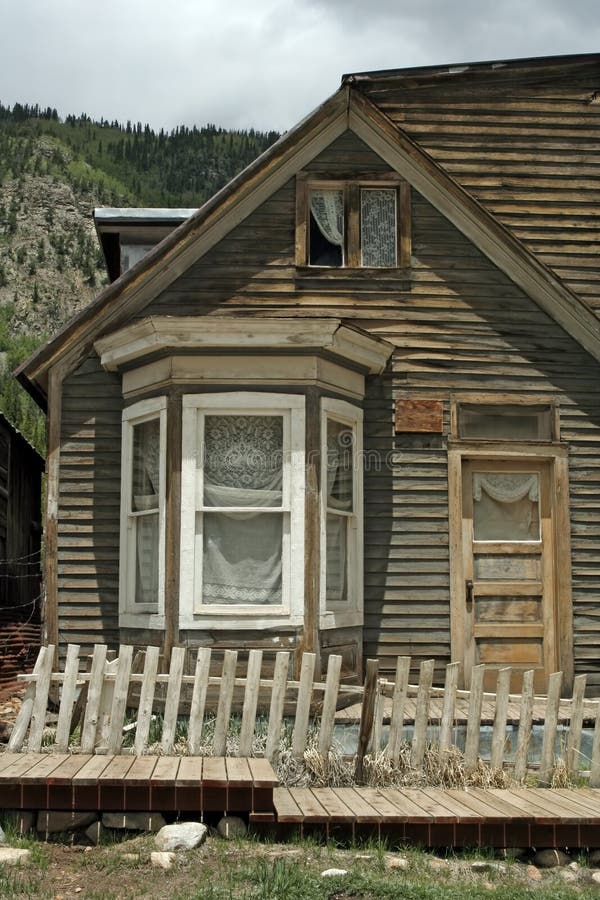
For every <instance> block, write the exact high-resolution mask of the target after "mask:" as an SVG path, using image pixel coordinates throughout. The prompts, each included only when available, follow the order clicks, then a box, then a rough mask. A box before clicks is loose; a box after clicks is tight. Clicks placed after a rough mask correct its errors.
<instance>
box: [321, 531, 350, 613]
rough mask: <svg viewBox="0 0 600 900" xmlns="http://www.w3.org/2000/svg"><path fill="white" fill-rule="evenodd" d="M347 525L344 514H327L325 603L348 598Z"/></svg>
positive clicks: (338, 601) (342, 600) (337, 601)
mask: <svg viewBox="0 0 600 900" xmlns="http://www.w3.org/2000/svg"><path fill="white" fill-rule="evenodd" d="M348 525H349V520H348V518H346V516H336V515H335V514H332V513H328V514H327V559H326V573H327V574H326V579H325V581H326V585H325V591H326V600H327V604H330V603H340V602H344V601H346V600H347V599H348V577H347V571H348V560H347V555H348V553H347V548H348Z"/></svg>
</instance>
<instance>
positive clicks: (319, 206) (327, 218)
mask: <svg viewBox="0 0 600 900" xmlns="http://www.w3.org/2000/svg"><path fill="white" fill-rule="evenodd" d="M310 211H311V213H312V214H313V216H314V220H315V222H316V223H317V226H318V228H319V231H320V232H321V234H322V235H323V237H324V238H325V239H326V240H327V241H329V243H330V244H333V245H334V246H336V247H342V246H343V244H344V194H343V191H331V190H313V191H311V194H310Z"/></svg>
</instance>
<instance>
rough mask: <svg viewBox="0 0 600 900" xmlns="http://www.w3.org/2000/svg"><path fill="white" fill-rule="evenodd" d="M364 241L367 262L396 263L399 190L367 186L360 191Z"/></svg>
mask: <svg viewBox="0 0 600 900" xmlns="http://www.w3.org/2000/svg"><path fill="white" fill-rule="evenodd" d="M360 245H361V250H362V264H363V266H395V265H396V264H397V263H396V258H397V257H396V250H397V240H396V190H395V189H394V188H387V189H381V188H363V190H361V192H360Z"/></svg>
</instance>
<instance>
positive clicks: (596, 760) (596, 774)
mask: <svg viewBox="0 0 600 900" xmlns="http://www.w3.org/2000/svg"><path fill="white" fill-rule="evenodd" d="M9 750H10V744H9ZM590 787H593V788H598V787H600V700H599V701H598V702H597V704H596V722H595V724H594V740H593V743H592V769H591V772H590Z"/></svg>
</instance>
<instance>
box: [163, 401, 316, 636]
mask: <svg viewBox="0 0 600 900" xmlns="http://www.w3.org/2000/svg"><path fill="white" fill-rule="evenodd" d="M182 405H183V412H182V466H181V545H180V586H179V587H180V590H179V602H180V622H179V626H180V628H181V629H194V628H228V629H231V628H238V629H239V628H241V627H243V628H257V629H258V628H268V627H275V626H277V625H284V624H286V625H302V623H303V621H304V503H305V444H306V438H305V420H306V415H305V400H304V396H302V395H298V394H271V393H261V392H257V391H230V392H221V393H214V394H213V393H208V394H186V395H184V396H183V400H182ZM206 412H210V413H211V414H215V413H219V414H222V415H231V414H234V415H235V414H236V413H237V414H240V415H250V414H252V413H254V414H260V415H262V414H268V413H273V412H279V413H281V414H282V415H283V416H284V464H285V466H286V468H287V472H286V469H285V468H284V483H283V509H284V511H287V514H288V516H289V535H288V540H287V541H286V542H285V543H286V544H287V546H285V547H284V551H283V579H282V581H283V584H282V587H283V603H282V605H281V606H277V607H269V608H268V609H267V608H266V607H264V606H259V607H257V606H254V605H237V604H236V605H235V606H217V605H215V604H210V605H208V604H206V605H205V607H204V608H202V606H200V607H198V606H197V604H196V601H195V597H196V594H197V591H196V585H197V584H198V581H199V579H201V577H202V576H201V556H200V559H197V554H196V541H197V538H196V524H195V523H196V506H197V502H196V497H197V485H196V467H197V455H198V447H197V433H198V422H199V421H200V420H201V417H203V416H204V415H205V413H206ZM286 423H287V424H286ZM286 444H287V446H286Z"/></svg>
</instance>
